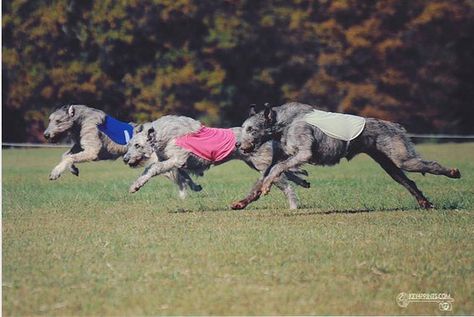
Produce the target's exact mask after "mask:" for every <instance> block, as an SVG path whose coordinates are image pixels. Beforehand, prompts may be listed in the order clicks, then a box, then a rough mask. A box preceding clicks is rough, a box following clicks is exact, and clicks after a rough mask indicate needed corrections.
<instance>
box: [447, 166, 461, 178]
mask: <svg viewBox="0 0 474 317" xmlns="http://www.w3.org/2000/svg"><path fill="white" fill-rule="evenodd" d="M449 177H451V178H461V172H460V171H459V170H458V169H457V168H453V169H451V170H449Z"/></svg>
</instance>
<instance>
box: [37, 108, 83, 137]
mask: <svg viewBox="0 0 474 317" xmlns="http://www.w3.org/2000/svg"><path fill="white" fill-rule="evenodd" d="M76 117H77V114H76V109H75V106H74V105H71V106H62V107H61V108H59V109H57V110H56V111H54V112H53V113H52V114H51V115H50V116H49V124H48V127H47V128H46V130H45V131H44V133H43V135H44V138H45V139H46V140H48V141H49V142H56V141H58V140H60V139H61V138H63V137H64V136H65V135H66V134H67V133H68V132H69V131H70V130H71V128H72V127H73V125H74V121H75V120H76Z"/></svg>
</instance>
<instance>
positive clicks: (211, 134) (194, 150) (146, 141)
mask: <svg viewBox="0 0 474 317" xmlns="http://www.w3.org/2000/svg"><path fill="white" fill-rule="evenodd" d="M240 134H241V128H240V127H239V128H231V129H215V128H207V127H204V126H202V125H201V123H200V122H199V121H196V120H194V119H191V118H188V117H184V116H172V115H169V116H163V117H161V118H159V119H158V120H156V121H154V122H152V123H146V124H144V125H142V126H139V127H137V129H136V133H135V134H134V136H133V138H132V139H131V140H130V143H129V144H128V150H127V153H126V154H125V155H124V157H123V160H124V162H125V163H126V164H128V165H129V166H131V167H135V166H137V165H140V164H142V163H143V161H146V160H148V159H149V158H150V157H151V155H152V154H153V153H156V154H157V156H158V157H159V158H160V161H159V162H154V163H152V164H150V165H149V167H148V168H147V169H146V170H145V171H144V172H143V174H142V175H141V176H140V177H139V178H138V179H137V180H136V181H135V182H134V183H133V184H132V185H131V187H130V192H131V193H135V192H136V191H138V190H139V189H140V188H141V187H142V186H143V185H145V183H146V182H148V180H150V178H151V177H154V176H156V175H159V174H161V173H165V172H168V171H169V170H171V169H175V168H182V169H184V170H186V171H187V172H191V173H194V174H197V175H202V174H203V172H204V171H205V170H207V169H209V168H210V166H211V165H219V164H222V163H225V162H227V161H229V160H232V159H239V160H242V161H244V162H245V163H246V164H247V165H248V166H250V167H251V168H253V169H255V170H258V171H260V172H261V173H264V172H265V171H266V169H267V168H268V167H269V166H270V165H271V164H272V158H273V156H274V155H273V152H274V151H277V149H276V146H273V145H272V142H271V141H270V142H267V143H264V144H262V146H260V147H259V149H258V150H256V151H255V152H254V153H252V154H246V153H243V152H242V151H240V150H238V149H237V147H236V144H237V143H238V142H240ZM280 155H281V156H282V157H284V156H283V154H280ZM298 175H307V174H306V172H305V171H303V170H299V169H288V171H285V172H284V173H282V175H281V176H279V177H277V179H275V184H276V186H277V187H278V188H279V189H280V190H282V191H283V193H284V194H285V196H286V197H287V199H288V203H289V207H290V208H291V209H296V208H297V206H298V205H297V197H296V193H295V191H294V189H293V188H292V187H291V185H290V184H289V182H288V181H289V180H290V181H292V182H294V183H295V184H297V185H300V186H302V187H306V188H307V187H309V183H308V182H306V181H305V180H303V179H301V178H300V177H299V176H298ZM255 186H257V187H260V183H259V182H257V184H256V185H255ZM254 191H255V188H253V189H252V191H251V192H254ZM246 199H248V198H246ZM245 202H246V200H243V203H242V205H243V204H245V206H246V205H247V204H248V203H245ZM234 205H235V206H234ZM234 205H233V206H232V207H233V208H234V207H237V208H234V209H241V208H238V207H239V206H240V205H237V204H234Z"/></svg>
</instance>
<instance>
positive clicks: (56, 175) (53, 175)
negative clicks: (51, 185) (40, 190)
mask: <svg viewBox="0 0 474 317" xmlns="http://www.w3.org/2000/svg"><path fill="white" fill-rule="evenodd" d="M60 176H61V173H60V172H58V171H56V170H52V171H51V174H49V180H50V181H54V180H57V179H58V178H59V177H60Z"/></svg>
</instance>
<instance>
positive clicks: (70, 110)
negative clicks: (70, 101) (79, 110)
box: [67, 105, 76, 118]
mask: <svg viewBox="0 0 474 317" xmlns="http://www.w3.org/2000/svg"><path fill="white" fill-rule="evenodd" d="M75 113H76V109H74V106H73V105H70V106H69V108H68V109H67V114H68V115H69V116H70V117H71V118H72V117H74V114H75Z"/></svg>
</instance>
